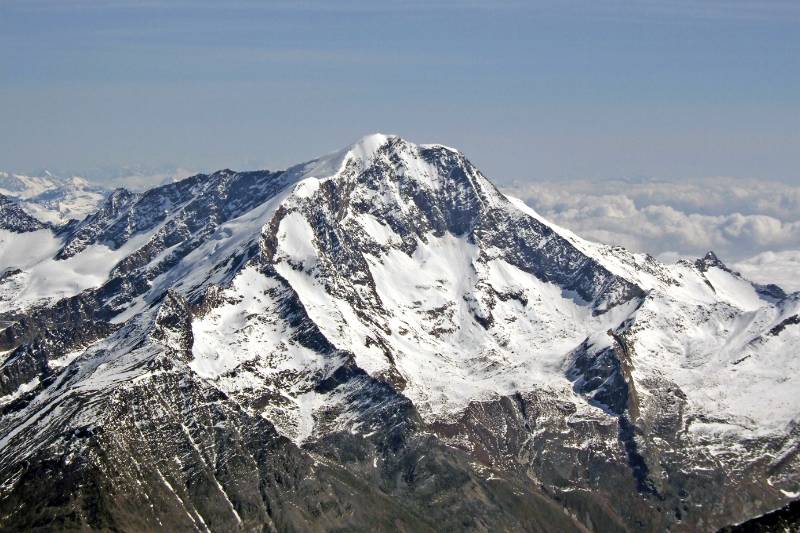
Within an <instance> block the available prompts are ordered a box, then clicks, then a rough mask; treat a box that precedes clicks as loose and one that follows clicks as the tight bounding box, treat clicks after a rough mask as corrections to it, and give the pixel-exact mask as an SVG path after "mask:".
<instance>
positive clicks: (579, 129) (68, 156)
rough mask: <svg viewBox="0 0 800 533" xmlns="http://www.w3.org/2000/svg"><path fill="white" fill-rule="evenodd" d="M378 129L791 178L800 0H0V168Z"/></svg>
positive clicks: (579, 169) (218, 162)
mask: <svg viewBox="0 0 800 533" xmlns="http://www.w3.org/2000/svg"><path fill="white" fill-rule="evenodd" d="M222 6H224V7H222ZM374 131H382V132H386V133H398V134H400V135H403V136H405V137H407V138H409V139H411V140H413V141H417V142H441V143H444V144H448V145H451V146H456V147H458V148H461V149H462V150H463V151H465V152H466V153H467V155H468V156H469V157H470V159H472V160H473V162H475V163H476V164H477V165H478V166H479V167H481V168H482V169H483V170H484V171H485V173H486V174H487V175H489V176H490V177H492V178H494V179H496V180H497V181H499V182H510V181H511V180H528V179H556V180H557V179H560V178H573V179H575V178H583V179H590V180H596V179H598V178H629V177H635V176H657V177H668V178H670V179H683V178H692V177H700V176H741V177H748V178H768V179H775V180H785V181H789V182H792V183H795V184H800V2H797V1H794V0H787V1H771V0H761V1H749V0H748V1H739V0H730V1H702V0H695V1H690V0H686V1H671V0H653V1H640V2H622V1H609V2H604V1H602V0H596V1H592V2H580V1H571V2H570V1H562V2H513V1H509V2H503V1H495V2H478V1H469V0H450V1H444V0H426V1H422V0H415V1H410V2H408V1H405V2H404V1H401V0H395V1H393V2H377V1H373V2H368V1H363V2H362V1H332V0H331V1H319V2H316V1H300V2H289V1H279V2H267V1H265V2H251V1H226V2H211V1H207V0H199V1H198V0H194V1H172V2H170V1H162V0H149V1H148V0H144V1H133V0H120V1H112V0H107V1H102V0H79V1H69V0H20V1H17V0H0V169H9V170H16V171H22V170H32V169H40V168H53V169H65V170H66V169H69V170H71V171H78V172H79V171H81V170H82V169H89V168H96V167H101V166H118V165H137V164H146V165H163V164H169V165H175V166H181V167H186V168H191V169H198V170H202V169H214V168H220V167H231V168H237V169H244V168H256V167H270V168H280V167H284V166H285V165H287V164H289V163H293V162H297V161H300V160H305V159H308V158H310V157H313V156H315V155H319V154H321V153H325V152H328V151H331V150H334V149H336V148H339V147H341V146H343V145H346V144H347V143H348V142H350V141H352V140H355V139H356V138H358V137H360V136H362V135H364V134H366V133H369V132H374Z"/></svg>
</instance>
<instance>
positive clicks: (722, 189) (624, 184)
mask: <svg viewBox="0 0 800 533" xmlns="http://www.w3.org/2000/svg"><path fill="white" fill-rule="evenodd" d="M506 192H508V193H509V194H511V195H513V196H517V197H520V198H522V199H523V200H525V202H526V203H528V204H529V205H530V206H531V207H533V208H534V209H536V210H537V211H538V212H539V213H541V214H542V215H543V216H545V217H547V218H549V219H550V220H552V221H554V222H556V223H557V224H559V225H562V226H564V227H567V228H569V229H571V230H573V231H575V232H576V233H578V234H579V235H582V236H584V237H586V238H588V239H592V240H596V241H601V242H607V243H611V244H619V245H622V246H625V247H627V248H630V249H633V250H638V251H645V252H648V253H651V254H652V255H654V256H656V257H659V258H661V259H662V260H674V259H675V258H677V257H681V256H692V257H696V256H700V255H702V254H704V253H705V252H706V251H708V250H714V251H715V252H716V253H717V254H718V255H719V256H720V257H722V258H723V259H725V260H727V261H729V262H731V263H733V264H735V265H736V266H737V268H739V267H741V269H742V271H743V273H744V271H747V273H748V275H750V276H751V277H752V278H753V279H754V280H755V279H757V280H758V281H760V282H769V281H770V279H769V277H768V276H773V277H774V280H773V282H781V283H783V284H784V285H787V288H792V287H793V286H794V285H792V283H793V282H792V281H791V280H792V278H793V274H794V273H795V272H798V269H797V267H798V266H800V262H799V261H800V251H798V250H800V187H798V186H794V185H790V184H786V183H782V182H775V181H772V182H767V181H761V180H747V179H733V178H704V179H699V180H692V182H687V181H664V180H638V181H636V180H633V181H622V180H612V181H597V182H592V181H581V180H575V181H548V182H535V183H529V184H524V185H515V186H511V187H507V188H506Z"/></svg>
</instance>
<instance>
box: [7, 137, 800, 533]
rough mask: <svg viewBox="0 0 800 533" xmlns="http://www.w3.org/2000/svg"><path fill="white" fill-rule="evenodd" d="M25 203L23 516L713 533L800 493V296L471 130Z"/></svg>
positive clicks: (11, 452)
mask: <svg viewBox="0 0 800 533" xmlns="http://www.w3.org/2000/svg"><path fill="white" fill-rule="evenodd" d="M9 205H10V204H9ZM16 207H17V206H14V209H15V210H14V211H11V210H10V208H9V210H6V211H0V215H2V216H3V217H4V218H2V220H0V222H2V223H3V224H4V225H3V226H2V228H3V229H2V230H0V231H3V233H2V235H1V236H0V237H2V239H3V240H2V242H3V246H4V247H5V250H7V251H11V250H14V251H15V253H13V254H12V253H5V254H0V256H1V257H2V260H3V264H0V268H2V269H3V272H5V274H3V275H2V276H0V310H2V314H0V328H2V329H0V356H1V357H2V361H3V362H2V366H0V410H1V411H0V412H2V418H0V450H2V453H1V454H0V526H2V527H4V528H6V529H8V530H14V529H26V528H35V527H42V528H45V529H47V528H50V529H60V528H65V527H98V528H109V529H111V528H115V529H121V530H130V531H138V530H152V529H154V528H159V527H161V528H168V529H170V530H187V531H188V530H212V531H235V530H243V531H250V530H268V531H270V530H273V531H290V530H298V531H309V530H311V531H314V530H317V531H329V530H336V529H346V530H401V531H426V530H431V531H441V530H509V531H514V530H517V531H537V530H538V531H565V530H575V531H617V530H618V531H634V530H635V531H640V530H650V531H662V530H665V529H670V530H673V531H698V530H701V531H713V530H716V529H718V528H720V527H723V526H727V525H730V524H735V523H740V522H743V521H745V520H747V519H749V518H753V517H756V516H759V515H762V514H764V513H767V512H769V511H771V510H773V509H777V508H779V507H781V506H782V505H785V504H787V503H788V502H789V501H790V500H792V498H797V497H798V494H797V491H798V484H800V458H798V449H799V447H800V429H798V426H797V422H796V418H797V413H798V412H799V409H798V407H800V394H798V392H800V381H799V380H800V372H798V371H800V362H799V361H798V359H797V357H796V353H797V349H798V347H800V320H798V319H797V317H798V315H799V314H800V297H799V296H798V295H797V294H790V295H786V294H784V293H783V291H781V290H780V289H778V288H777V287H763V286H757V285H753V284H751V283H749V282H748V281H747V280H745V279H743V278H742V277H741V276H739V275H738V274H736V273H735V272H732V271H730V270H729V269H727V268H726V267H725V266H724V264H722V263H721V262H720V261H719V260H718V259H717V258H716V257H714V256H713V254H712V255H709V256H706V258H704V259H702V260H698V261H697V262H679V263H677V264H675V265H663V264H660V263H658V262H656V261H655V260H654V259H653V258H651V257H648V256H644V255H637V254H631V253H629V252H627V251H625V250H624V249H620V248H615V247H608V246H603V245H598V244H594V243H590V242H587V241H584V240H582V239H580V238H578V237H577V236H575V235H573V234H571V233H570V232H568V231H567V230H564V229H562V228H558V227H556V226H553V225H551V224H549V223H548V222H547V221H545V220H543V219H541V217H539V216H538V215H537V214H536V213H535V212H532V211H531V210H530V209H528V208H527V207H526V206H524V205H523V204H522V203H520V202H519V201H517V200H514V199H511V198H507V197H506V196H504V195H503V194H502V193H500V192H499V191H498V190H497V189H496V188H495V187H494V186H493V185H492V184H491V183H490V182H489V181H488V180H487V179H486V178H485V177H484V176H483V175H482V174H481V173H480V172H479V171H478V170H477V169H476V168H475V167H474V166H473V165H472V164H470V162H469V161H468V160H467V159H466V158H465V157H464V156H463V155H462V154H461V153H459V152H457V151H455V150H453V149H450V148H447V147H444V146H439V145H430V146H418V145H414V144H412V143H409V142H407V141H405V140H403V139H400V138H397V137H389V136H382V135H375V136H370V137H367V138H365V139H362V140H361V141H360V142H358V143H356V144H355V145H352V146H350V147H348V148H346V149H344V150H342V151H340V152H338V153H335V154H331V155H329V156H325V157H322V158H320V159H317V160H314V161H311V162H309V163H306V164H302V165H298V166H296V167H293V168H291V169H289V170H287V171H283V172H265V171H264V172H243V173H239V172H233V171H228V170H226V171H220V172H217V173H214V174H211V175H198V176H194V177H192V178H188V179H186V180H183V181H180V182H176V183H171V184H169V185H164V186H162V187H158V188H155V189H151V190H149V191H147V192H145V193H141V194H133V193H129V192H127V191H125V190H117V191H115V192H113V193H112V194H110V195H108V196H107V197H106V199H105V200H104V203H102V204H101V205H100V207H99V208H98V210H97V211H96V212H94V213H93V214H91V215H89V216H88V217H86V218H85V219H83V220H82V221H78V222H73V223H70V224H67V225H62V226H58V227H55V228H51V227H45V226H36V225H29V226H26V225H24V224H23V225H20V224H18V223H17V222H15V221H16V220H19V219H20V217H21V216H22V215H19V214H18V211H17V210H16ZM6 213H12V214H11V215H8V216H7V215H6ZM13 213H17V214H16V215H14V214H13ZM23 214H24V211H23ZM15 217H16V218H15ZM24 243H35V244H36V246H35V247H31V246H27V247H26V246H24ZM142 510H144V511H145V512H142Z"/></svg>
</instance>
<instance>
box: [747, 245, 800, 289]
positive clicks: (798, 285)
mask: <svg viewBox="0 0 800 533" xmlns="http://www.w3.org/2000/svg"><path fill="white" fill-rule="evenodd" d="M733 268H734V269H735V270H738V271H739V272H741V273H742V274H743V275H744V276H745V277H747V278H749V279H751V280H753V281H757V282H759V283H777V284H778V285H780V286H781V287H783V288H784V289H787V290H790V291H800V278H798V275H797V274H798V273H800V250H786V251H783V252H763V253H760V254H758V255H756V256H754V257H751V258H749V259H746V260H745V261H740V262H738V263H735V264H734V265H733Z"/></svg>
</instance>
